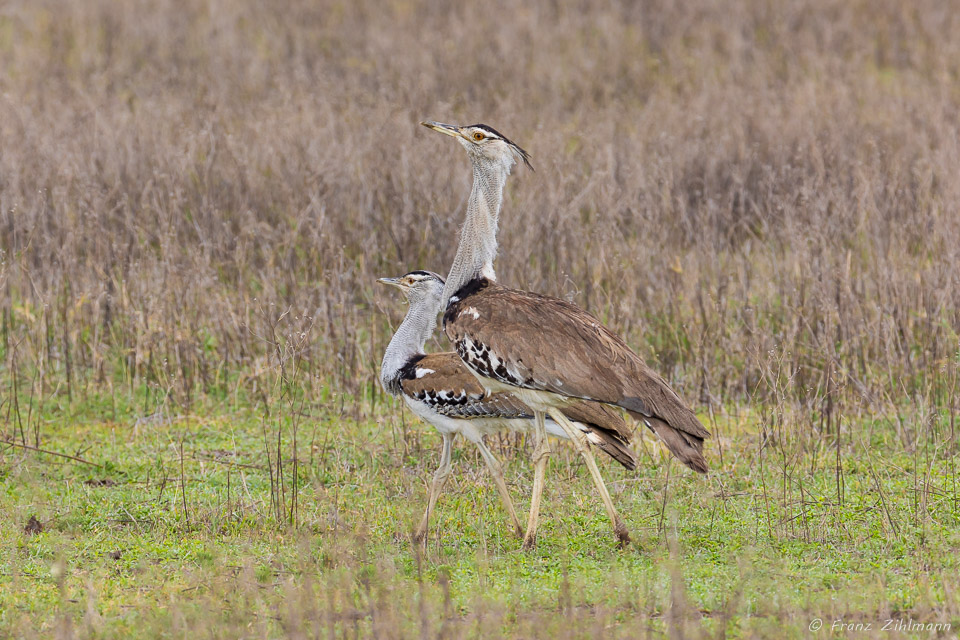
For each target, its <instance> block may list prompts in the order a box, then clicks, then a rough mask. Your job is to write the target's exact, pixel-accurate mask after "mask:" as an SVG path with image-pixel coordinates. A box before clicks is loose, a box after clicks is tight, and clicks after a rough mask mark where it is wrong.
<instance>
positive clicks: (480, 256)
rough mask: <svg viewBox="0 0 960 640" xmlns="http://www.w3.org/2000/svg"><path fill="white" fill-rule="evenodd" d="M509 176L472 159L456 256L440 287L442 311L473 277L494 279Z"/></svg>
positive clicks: (500, 168)
mask: <svg viewBox="0 0 960 640" xmlns="http://www.w3.org/2000/svg"><path fill="white" fill-rule="evenodd" d="M508 174H509V167H503V166H494V165H493V164H492V163H486V162H484V161H483V160H481V159H474V163H473V189H472V190H471V191H470V200H469V201H468V202H467V217H466V220H465V221H464V223H463V227H462V228H461V229H460V245H459V246H458V247H457V255H456V257H455V258H454V259H453V266H452V267H450V273H449V275H447V281H446V284H445V285H444V287H443V306H444V308H445V307H446V305H447V303H448V302H449V300H450V297H451V296H452V295H453V294H455V293H456V292H457V291H458V290H459V289H460V287H462V286H463V285H465V284H467V283H468V282H470V281H471V280H473V279H474V278H476V277H478V276H483V277H485V278H488V279H490V280H495V279H496V274H495V273H494V270H493V260H494V258H496V257H497V223H498V222H499V220H500V205H501V204H502V203H503V185H504V183H506V181H507V175H508Z"/></svg>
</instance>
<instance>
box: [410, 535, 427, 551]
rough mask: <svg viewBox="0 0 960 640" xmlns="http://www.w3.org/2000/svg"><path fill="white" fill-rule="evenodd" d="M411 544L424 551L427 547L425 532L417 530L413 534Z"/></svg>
mask: <svg viewBox="0 0 960 640" xmlns="http://www.w3.org/2000/svg"><path fill="white" fill-rule="evenodd" d="M413 544H414V546H416V547H421V548H424V549H426V547H427V532H426V530H417V531H415V532H414V533H413Z"/></svg>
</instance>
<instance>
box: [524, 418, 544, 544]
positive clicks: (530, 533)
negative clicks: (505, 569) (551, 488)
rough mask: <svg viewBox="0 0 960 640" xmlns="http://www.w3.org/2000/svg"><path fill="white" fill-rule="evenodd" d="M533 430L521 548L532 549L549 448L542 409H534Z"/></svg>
mask: <svg viewBox="0 0 960 640" xmlns="http://www.w3.org/2000/svg"><path fill="white" fill-rule="evenodd" d="M533 414H534V418H535V419H534V421H533V422H534V431H533V493H532V495H531V496H530V517H529V518H528V519H527V532H526V533H525V534H524V536H523V548H524V549H532V548H533V547H535V546H536V544H537V525H538V524H539V521H540V498H541V496H542V495H543V482H544V476H545V474H546V471H547V460H548V459H549V458H550V448H549V447H548V446H547V425H546V420H545V418H546V416H545V415H544V413H543V412H542V411H534V412H533Z"/></svg>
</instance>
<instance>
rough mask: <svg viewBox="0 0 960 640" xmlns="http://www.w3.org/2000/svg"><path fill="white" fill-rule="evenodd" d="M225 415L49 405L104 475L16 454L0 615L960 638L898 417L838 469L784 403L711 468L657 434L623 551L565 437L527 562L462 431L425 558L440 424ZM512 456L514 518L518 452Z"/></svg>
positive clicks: (231, 624)
mask: <svg viewBox="0 0 960 640" xmlns="http://www.w3.org/2000/svg"><path fill="white" fill-rule="evenodd" d="M237 404H239V405H240V406H239V407H238V406H234V404H233V402H232V401H230V400H229V399H227V400H224V401H222V402H219V403H209V404H208V405H205V406H203V407H198V408H197V410H196V411H195V412H193V413H191V414H189V415H171V414H170V412H169V411H166V410H160V411H157V412H154V413H149V414H147V415H144V414H142V413H140V412H138V410H139V409H141V408H142V401H141V400H137V401H136V402H131V406H128V407H124V406H120V407H118V406H117V405H116V403H112V402H111V403H102V404H100V405H98V401H97V399H96V398H90V399H89V400H88V402H87V403H86V404H85V405H83V406H79V407H76V408H70V409H60V410H56V409H54V408H51V409H50V410H49V413H48V414H46V415H45V416H44V419H43V420H41V423H42V425H43V426H42V430H41V433H40V445H41V446H40V448H43V449H49V450H55V451H57V452H60V453H66V454H69V455H74V456H76V457H79V458H82V459H84V460H86V461H87V462H89V463H93V464H87V463H81V462H78V461H74V460H68V459H65V458H60V457H56V456H53V455H50V454H41V453H37V452H33V451H27V450H25V449H23V448H22V446H21V447H17V446H15V445H13V444H8V445H4V446H3V448H2V449H0V451H2V453H0V469H2V470H3V472H2V473H3V475H2V479H0V509H2V510H3V512H4V513H5V514H6V515H5V517H4V518H3V519H2V521H0V549H3V551H2V555H0V629H3V630H5V632H4V633H7V634H10V635H12V636H13V637H20V636H26V637H35V636H41V635H42V636H48V635H50V633H51V632H52V631H56V632H57V633H58V634H60V637H70V635H71V634H76V635H79V636H97V637H154V636H166V637H184V636H186V635H187V634H189V635H190V636H194V637H240V636H243V637H273V636H280V635H289V636H293V637H302V636H301V635H299V634H306V636H308V637H312V635H317V636H323V637H354V636H355V635H356V634H357V633H359V634H360V635H367V634H376V635H378V636H380V637H411V636H417V635H421V637H497V636H525V637H557V636H559V637H591V636H596V635H603V636H608V637H624V638H626V637H638V636H650V635H653V636H657V635H660V634H661V633H668V632H669V633H671V634H672V635H674V636H676V637H680V636H682V635H688V636H691V637H700V636H710V637H719V636H721V635H723V634H724V633H725V632H729V633H731V634H732V635H733V636H734V637H740V636H743V637H749V636H769V635H772V634H775V635H780V634H782V633H785V634H786V635H790V636H797V637H800V636H804V635H807V634H808V633H809V625H810V624H811V623H812V621H813V620H815V619H818V618H819V619H822V620H823V621H824V625H825V627H826V629H825V630H822V631H820V632H819V634H818V635H820V636H824V637H826V636H827V635H828V634H829V632H830V628H831V626H833V627H835V628H834V635H842V634H841V633H840V631H839V630H838V629H837V628H836V625H837V622H836V621H838V620H839V621H842V622H843V623H853V624H867V623H870V624H872V625H873V630H875V631H876V633H875V634H873V635H882V636H883V637H891V636H890V634H889V633H884V632H881V631H879V630H880V628H881V627H882V625H883V624H884V621H885V620H887V619H893V620H894V621H895V622H894V624H896V623H897V622H896V621H901V620H902V621H904V622H903V624H907V621H909V620H912V621H913V622H914V623H917V624H918V623H923V624H941V625H945V624H950V625H952V629H953V631H948V632H943V628H942V627H941V628H940V630H941V633H939V635H945V636H948V637H950V635H951V633H952V634H953V635H954V636H955V635H956V629H958V628H960V579H958V577H957V576H958V569H960V557H958V555H957V553H956V551H955V549H956V548H957V547H958V545H960V534H958V533H957V530H958V525H960V493H958V487H957V481H956V475H955V471H954V468H953V466H954V464H955V457H952V456H950V455H944V452H943V451H942V449H937V448H934V447H932V446H927V442H928V441H929V436H930V435H931V434H932V433H933V429H934V428H935V427H937V426H938V425H933V424H932V423H931V425H929V428H928V429H926V430H921V431H920V432H919V437H918V438H917V439H916V441H915V442H914V443H913V444H912V445H911V446H909V447H905V446H904V445H903V443H902V441H901V440H900V439H899V438H898V436H897V434H896V429H895V428H894V426H893V425H894V424H896V421H889V420H887V419H885V418H884V417H882V416H863V417H862V418H861V419H859V420H856V421H853V420H851V421H849V422H844V423H843V425H842V428H841V441H840V445H839V451H840V473H839V475H838V472H837V450H838V448H837V444H836V440H835V437H834V435H833V434H832V433H831V434H823V435H822V438H820V437H819V436H817V440H816V441H815V440H811V439H810V438H804V437H802V436H800V435H798V434H796V433H790V430H791V427H790V423H791V418H790V416H789V415H787V416H786V417H785V419H784V425H785V426H784V427H782V428H781V429H780V430H765V431H764V433H761V430H760V429H759V428H758V425H759V424H762V421H763V418H762V417H761V416H757V415H753V414H751V413H750V412H742V411H739V410H736V409H731V410H726V411H718V412H715V413H713V414H712V415H705V416H703V418H704V421H705V422H707V423H711V421H712V424H713V429H714V431H715V433H716V434H717V435H718V438H717V439H715V440H714V441H713V442H712V443H711V447H710V459H711V463H712V464H713V471H712V473H711V474H710V476H709V477H706V478H703V477H699V476H696V475H695V474H692V473H689V472H687V471H686V470H684V469H681V468H680V467H679V466H678V465H676V464H669V463H667V462H666V460H665V459H662V458H660V456H659V451H658V449H657V447H656V445H655V443H653V442H652V441H644V442H643V443H642V445H641V446H640V450H641V451H642V452H643V454H642V464H641V466H640V469H639V470H638V471H637V472H636V473H628V472H625V471H624V470H622V469H621V468H619V467H618V466H615V465H614V464H607V463H606V461H604V462H605V464H604V465H603V470H604V473H605V475H606V477H607V479H608V482H609V484H610V485H611V488H612V492H613V494H614V497H615V500H616V503H617V505H618V508H619V509H621V510H622V514H623V516H624V519H625V520H626V522H627V523H629V526H630V527H631V529H632V531H633V534H634V538H635V544H634V545H633V546H631V547H630V548H629V549H627V550H625V551H618V550H617V549H616V547H615V544H614V540H613V536H612V535H611V532H610V531H609V530H608V524H607V522H606V520H605V516H604V514H603V511H602V508H601V506H600V505H599V502H598V500H597V499H596V497H595V495H594V494H593V492H592V487H591V484H590V481H589V477H588V475H587V473H586V471H585V469H584V468H583V467H582V466H580V465H579V464H578V463H577V462H576V459H575V458H574V457H572V455H571V453H570V451H569V450H568V448H567V447H559V453H558V455H557V456H555V457H554V458H553V459H552V461H551V466H550V471H549V478H550V484H549V485H548V491H547V493H546V498H545V503H544V508H543V514H544V523H543V528H542V532H541V536H540V544H539V546H538V548H537V550H536V551H534V552H531V553H524V552H522V551H520V550H519V541H518V540H516V539H515V538H514V537H513V536H512V535H511V533H510V531H509V529H508V528H507V527H506V526H505V517H504V513H503V511H502V509H501V507H500V503H499V500H498V497H497V494H496V492H495V490H494V488H493V487H492V484H491V483H490V482H489V478H488V477H487V476H486V473H485V471H483V470H482V469H483V467H482V465H481V464H479V460H478V458H477V456H476V454H475V453H474V452H473V451H472V450H470V449H469V448H466V447H464V446H462V444H461V446H460V447H458V449H457V452H456V458H455V462H456V471H457V473H456V474H455V476H454V478H453V480H452V481H451V483H450V485H449V486H450V488H449V491H448V492H447V493H446V494H445V495H444V496H443V498H441V501H440V503H439V508H438V510H437V513H436V518H435V520H434V526H433V528H432V531H431V537H430V541H429V544H428V546H427V549H426V550H425V552H424V553H423V554H420V553H418V552H417V551H416V550H415V549H414V548H413V547H412V545H411V543H410V541H409V532H410V531H411V529H412V527H413V525H414V523H415V521H416V519H417V517H418V516H419V515H420V509H421V508H422V507H423V504H424V499H425V481H426V479H427V478H428V477H429V473H430V472H431V471H432V468H431V465H433V464H434V463H435V461H436V459H437V452H436V451H435V449H436V448H437V446H438V444H439V438H438V437H436V436H435V435H434V434H433V433H432V432H431V431H430V430H428V429H426V428H424V426H423V425H421V424H419V423H416V422H413V421H412V418H411V416H410V415H409V414H406V415H405V416H400V415H398V414H399V412H397V411H391V410H390V408H389V407H379V410H378V408H377V407H369V406H367V405H363V404H361V411H360V416H359V420H357V419H355V418H353V417H349V416H339V415H337V414H336V413H329V412H327V411H325V410H322V409H320V408H318V407H311V406H308V405H305V406H304V407H303V408H302V409H301V410H300V411H299V417H298V418H297V420H296V423H297V424H296V428H295V425H294V420H292V419H290V418H289V417H284V416H283V415H282V411H280V408H281V407H282V406H283V404H282V403H280V404H277V405H274V406H273V407H272V408H273V411H272V412H271V411H269V410H266V411H265V410H264V409H263V408H262V406H261V407H260V408H259V409H257V410H252V409H250V408H247V407H244V406H242V405H244V402H243V401H242V400H241V401H239V402H238V403H237ZM134 407H137V408H134ZM294 432H296V436H297V447H296V452H297V455H296V458H297V468H296V476H294V471H293V464H294V462H293V459H294V448H293V436H294ZM30 435H32V434H30ZM16 441H17V442H20V440H19V439H17V440H16ZM27 442H28V444H32V440H29V439H28V441H27ZM498 444H500V445H501V447H500V451H501V453H502V454H503V455H504V456H505V457H506V459H507V461H508V471H507V476H508V481H509V482H510V484H511V486H512V488H513V492H514V495H515V498H516V500H517V502H518V505H519V506H520V508H525V506H526V501H525V496H526V493H527V491H528V490H529V486H530V481H531V473H530V465H529V464H528V463H527V462H526V461H525V457H524V455H523V453H522V451H523V449H522V443H519V444H520V445H521V446H518V443H516V442H513V441H509V442H508V441H506V440H504V441H503V442H502V443H498ZM278 451H279V454H280V457H279V459H280V460H281V461H282V464H281V466H280V468H279V469H278V465H277V460H278V455H277V454H278ZM866 452H869V453H866ZM852 454H858V455H852ZM94 465H97V466H94ZM294 478H296V486H295V487H294V486H293V482H294ZM838 482H839V491H840V495H839V497H838ZM293 496H295V499H294V498H293ZM31 518H36V519H37V521H38V522H39V523H40V528H41V529H42V530H40V531H31V529H35V528H37V527H36V525H33V526H31V525H30V522H31ZM291 518H292V519H293V522H292V523H291ZM868 635H870V634H868ZM895 635H896V634H894V636H895ZM901 635H902V636H903V637H917V636H918V635H919V636H920V637H925V636H929V635H938V633H937V632H931V631H928V630H924V631H922V632H916V631H909V632H902V633H901ZM858 637H860V636H858Z"/></svg>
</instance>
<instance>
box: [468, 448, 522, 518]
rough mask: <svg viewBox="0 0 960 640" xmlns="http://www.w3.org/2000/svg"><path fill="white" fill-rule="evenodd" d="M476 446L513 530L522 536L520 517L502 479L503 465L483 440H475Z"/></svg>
mask: <svg viewBox="0 0 960 640" xmlns="http://www.w3.org/2000/svg"><path fill="white" fill-rule="evenodd" d="M477 448H478V449H480V455H482V456H483V460H484V462H486V463H487V468H488V469H490V475H492V476H493V481H494V482H495V483H496V484H497V491H499V492H500V498H501V499H502V500H503V506H504V508H505V509H506V510H507V515H509V516H510V523H511V524H512V525H513V529H514V531H515V532H516V533H517V536H518V537H519V536H522V535H523V529H522V528H521V527H520V519H519V518H518V517H517V511H516V509H514V508H513V500H511V499H510V492H509V491H508V490H507V483H506V481H505V480H504V479H503V467H502V465H501V464H500V461H499V460H497V457H496V456H495V455H493V452H492V451H490V448H489V447H488V446H487V445H486V444H484V442H483V440H480V441H479V442H477Z"/></svg>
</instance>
